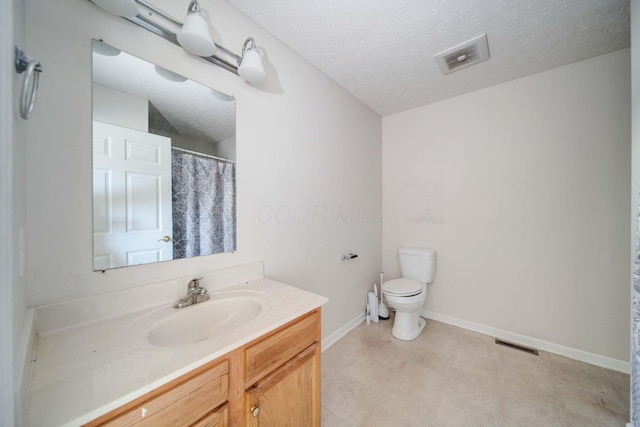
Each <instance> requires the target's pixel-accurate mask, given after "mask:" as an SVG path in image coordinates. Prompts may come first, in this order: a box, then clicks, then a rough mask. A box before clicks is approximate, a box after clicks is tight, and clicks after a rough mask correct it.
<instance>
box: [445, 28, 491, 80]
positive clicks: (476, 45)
mask: <svg viewBox="0 0 640 427" xmlns="http://www.w3.org/2000/svg"><path fill="white" fill-rule="evenodd" d="M434 58H435V59H436V62H437V63H438V65H439V66H440V71H442V74H449V73H453V72H454V71H458V70H462V69H463V68H466V67H469V66H471V65H473V64H477V63H478V62H482V61H486V60H487V59H489V46H488V45H487V35H486V34H482V35H481V36H478V37H474V38H473V39H471V40H469V41H466V42H464V43H460V44H459V45H457V46H454V47H452V48H451V49H447V50H444V51H442V52H440V53H438V54H436V55H435V56H434Z"/></svg>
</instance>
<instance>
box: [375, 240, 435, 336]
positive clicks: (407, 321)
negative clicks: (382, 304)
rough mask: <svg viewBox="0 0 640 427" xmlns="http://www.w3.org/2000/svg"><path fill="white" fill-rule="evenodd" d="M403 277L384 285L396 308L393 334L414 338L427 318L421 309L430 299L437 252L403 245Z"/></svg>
mask: <svg viewBox="0 0 640 427" xmlns="http://www.w3.org/2000/svg"><path fill="white" fill-rule="evenodd" d="M398 256H399V258H400V270H401V271H402V278H400V279H394V280H390V281H388V282H385V283H384V284H383V285H382V294H383V295H384V297H385V299H386V301H387V303H388V305H389V306H390V307H391V308H394V309H395V310H396V315H395V319H394V321H393V327H392V328H391V335H393V336H394V337H396V338H398V339H401V340H404V341H411V340H414V339H416V338H418V336H420V333H422V330H423V329H424V327H425V325H426V321H425V320H424V319H422V318H421V317H420V310H421V309H422V306H423V304H424V302H425V300H426V299H427V283H431V282H432V281H433V278H434V276H435V263H436V251H435V250H433V249H428V248H403V249H400V250H399V251H398Z"/></svg>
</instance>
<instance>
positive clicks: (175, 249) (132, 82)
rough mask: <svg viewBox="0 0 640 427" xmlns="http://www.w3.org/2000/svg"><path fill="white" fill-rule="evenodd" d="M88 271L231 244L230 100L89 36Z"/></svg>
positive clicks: (233, 226)
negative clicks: (90, 227)
mask: <svg viewBox="0 0 640 427" xmlns="http://www.w3.org/2000/svg"><path fill="white" fill-rule="evenodd" d="M92 58H93V61H92V76H93V269H94V270H96V271H100V270H107V269H111V268H119V267H125V266H131V265H138V264H147V263H152V262H159V261H167V260H172V259H180V258H189V257H194V256H200V255H211V254H215V253H221V252H230V251H235V249H236V190H235V188H236V185H235V180H236V178H235V176H236V163H235V153H236V150H235V146H236V142H235V139H236V107H235V99H234V98H233V97H232V96H229V95H226V94H224V93H222V92H219V91H217V90H215V89H212V88H209V87H206V86H204V85H202V84H199V83H196V82H194V81H192V80H189V79H187V78H186V77H183V76H181V75H179V74H176V73H174V72H172V71H170V70H167V69H165V68H162V67H160V66H158V65H154V64H152V63H149V62H147V61H145V60H142V59H140V58H137V57H135V56H133V55H130V54H127V53H126V52H124V51H121V50H119V49H117V48H115V47H112V46H110V45H108V44H106V43H104V42H102V41H97V40H93V41H92Z"/></svg>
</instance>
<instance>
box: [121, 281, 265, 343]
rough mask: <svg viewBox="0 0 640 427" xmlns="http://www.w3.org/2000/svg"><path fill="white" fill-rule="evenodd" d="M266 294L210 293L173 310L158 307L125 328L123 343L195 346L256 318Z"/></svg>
mask: <svg viewBox="0 0 640 427" xmlns="http://www.w3.org/2000/svg"><path fill="white" fill-rule="evenodd" d="M268 301H269V298H268V297H267V295H265V294H263V293H261V292H256V291H227V292H224V291H223V292H216V293H212V294H211V299H209V300H208V301H205V302H201V303H199V304H194V305H191V306H188V307H184V308H179V309H175V308H173V307H162V308H160V309H157V310H155V311H153V312H151V313H149V314H147V315H145V316H143V317H141V318H140V319H138V320H137V321H135V322H133V323H131V324H130V325H128V327H127V328H125V330H124V331H123V339H124V341H125V343H127V344H129V345H132V346H133V347H136V348H140V347H149V345H150V346H152V347H153V346H155V347H177V346H184V345H190V344H195V343H198V342H200V341H205V340H208V339H211V338H214V337H218V336H221V335H224V334H227V333H229V332H232V331H234V330H236V329H238V328H240V327H242V326H244V325H246V324H248V323H249V322H251V321H252V320H254V319H255V318H256V317H258V316H259V315H260V313H261V312H263V310H264V309H265V308H266V307H267V306H268Z"/></svg>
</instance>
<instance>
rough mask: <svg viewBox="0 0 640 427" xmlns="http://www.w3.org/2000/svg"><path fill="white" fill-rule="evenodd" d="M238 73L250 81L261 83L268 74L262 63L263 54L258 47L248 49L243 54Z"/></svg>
mask: <svg viewBox="0 0 640 427" xmlns="http://www.w3.org/2000/svg"><path fill="white" fill-rule="evenodd" d="M238 75H239V76H240V77H242V78H243V79H245V80H246V81H248V82H249V83H260V82H261V81H263V80H264V78H265V77H266V76H267V73H266V72H265V71H264V65H263V64H262V54H261V53H260V51H258V49H248V50H247V51H245V52H244V55H242V62H241V63H240V66H239V67H238Z"/></svg>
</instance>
